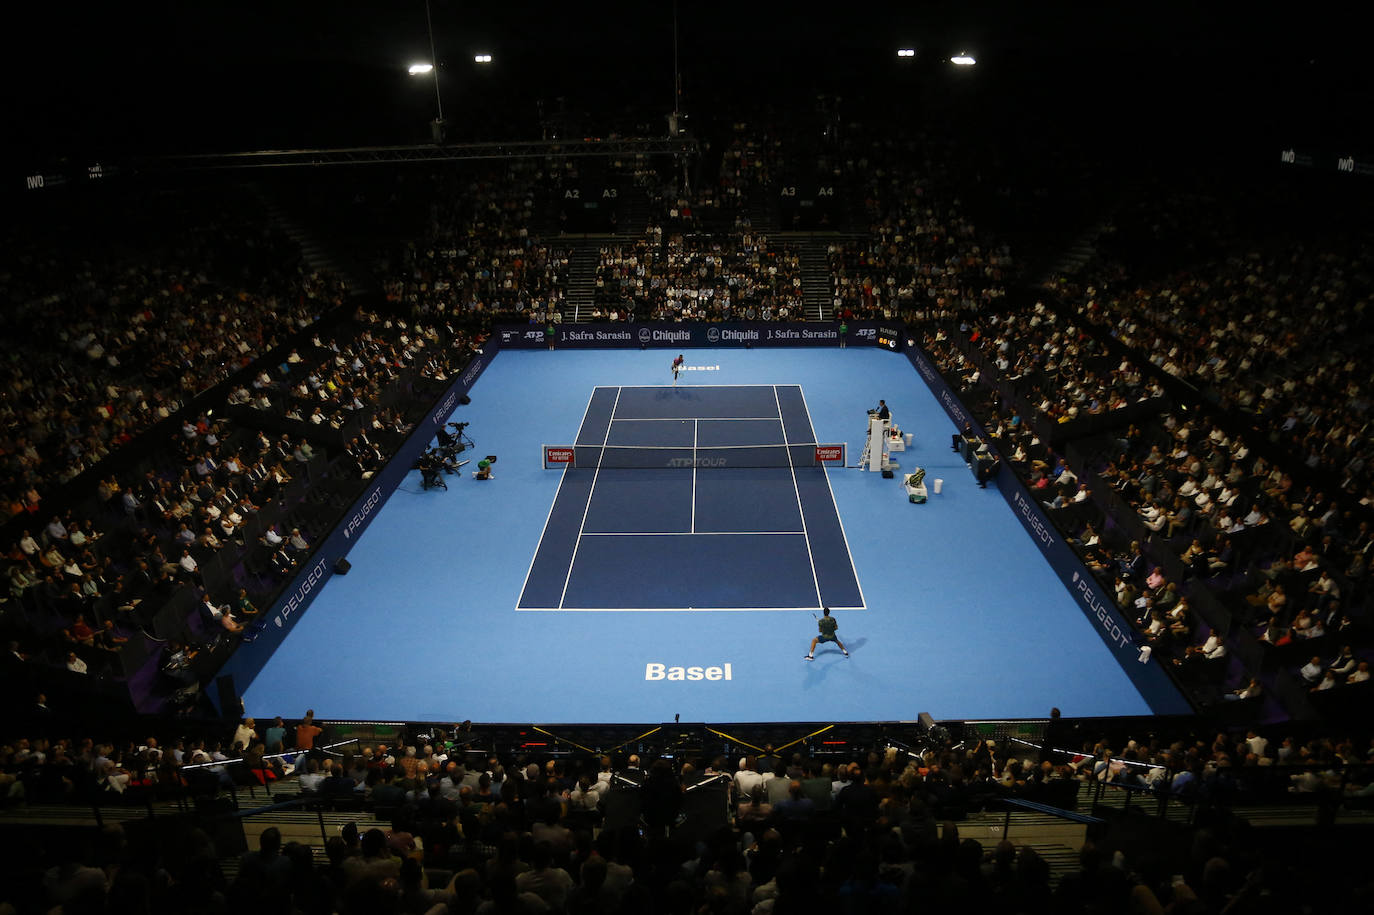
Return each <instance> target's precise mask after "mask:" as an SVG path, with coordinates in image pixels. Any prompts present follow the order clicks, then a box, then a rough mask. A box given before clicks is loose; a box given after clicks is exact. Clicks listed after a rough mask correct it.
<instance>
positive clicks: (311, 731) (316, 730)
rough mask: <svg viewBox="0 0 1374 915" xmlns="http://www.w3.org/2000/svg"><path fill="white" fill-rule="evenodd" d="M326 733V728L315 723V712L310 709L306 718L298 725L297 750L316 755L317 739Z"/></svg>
mask: <svg viewBox="0 0 1374 915" xmlns="http://www.w3.org/2000/svg"><path fill="white" fill-rule="evenodd" d="M323 733H324V728H322V727H320V726H319V725H317V724H316V723H315V710H314V709H308V710H307V711H306V713H305V718H303V719H302V720H301V723H300V724H298V725H296V749H297V750H301V751H302V752H305V753H309V754H311V755H314V752H315V738H317V737H319V736H320V735H321V734H323Z"/></svg>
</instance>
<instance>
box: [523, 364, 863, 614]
mask: <svg viewBox="0 0 1374 915" xmlns="http://www.w3.org/2000/svg"><path fill="white" fill-rule="evenodd" d="M819 445H820V443H819V442H817V440H816V435H815V431H814V429H813V427H812V423H811V416H810V413H809V412H808V411H807V409H806V399H805V396H804V394H803V392H802V389H801V387H800V386H799V385H739V386H720V385H712V386H701V387H689V386H687V385H681V386H672V387H669V386H647V387H622V386H616V387H598V388H596V389H595V390H594V391H593V392H592V394H591V396H590V398H589V400H588V403H587V409H586V412H585V414H584V416H583V419H582V425H581V427H580V428H579V430H578V433H577V438H576V442H575V445H574V446H572V447H571V448H560V447H556V446H553V447H546V449H545V451H546V463H547V462H548V457H547V455H549V454H553V455H555V456H558V457H560V458H562V459H563V460H564V461H565V462H566V463H567V464H568V466H566V468H565V469H564V470H563V471H562V475H563V476H562V481H561V483H560V486H559V488H558V494H557V496H556V498H555V499H554V503H553V506H552V508H551V510H550V512H549V517H548V521H547V522H546V523H545V526H544V532H543V535H542V536H541V537H540V541H539V547H538V549H537V550H536V552H535V556H534V560H533V562H532V563H531V565H530V572H529V575H528V577H527V578H526V580H525V585H524V588H523V589H522V592H521V597H520V601H519V604H518V606H519V608H520V609H522V610H786V609H792V610H797V609H820V608H821V607H822V606H831V607H834V608H837V609H840V608H843V609H862V607H863V594H862V591H861V589H860V587H859V581H858V575H857V573H856V572H855V571H854V564H853V561H852V559H851V557H850V553H849V546H848V544H847V543H846V541H845V537H844V528H843V525H842V524H841V522H840V516H839V511H838V509H837V508H836V507H835V500H834V498H833V495H832V493H831V490H830V484H829V481H828V480H827V478H826V470H825V468H824V467H823V466H821V464H822V463H823V462H822V461H821V460H819V459H818V455H820V454H824V453H829V454H833V455H835V457H836V458H837V459H836V460H834V461H832V463H836V464H838V466H839V467H840V468H843V466H844V449H843V447H838V446H837V447H835V448H833V449H831V450H830V451H829V452H822V451H820V450H818V447H819Z"/></svg>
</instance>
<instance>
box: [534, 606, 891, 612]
mask: <svg viewBox="0 0 1374 915" xmlns="http://www.w3.org/2000/svg"><path fill="white" fill-rule="evenodd" d="M515 609H516V610H517V611H519V612H522V613H786V612H789V611H797V612H801V611H810V612H813V613H814V612H815V611H817V610H820V609H822V608H821V605H820V604H817V605H815V606H813V607H796V606H787V607H516V608H515ZM830 609H831V610H832V611H835V610H864V609H866V608H864V607H831V608H830Z"/></svg>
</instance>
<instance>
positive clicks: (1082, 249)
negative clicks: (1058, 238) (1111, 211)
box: [1040, 222, 1108, 285]
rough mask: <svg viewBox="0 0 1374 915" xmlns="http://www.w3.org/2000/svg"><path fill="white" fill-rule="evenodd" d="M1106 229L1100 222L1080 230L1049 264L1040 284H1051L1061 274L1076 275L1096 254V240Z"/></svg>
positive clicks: (1104, 224)
mask: <svg viewBox="0 0 1374 915" xmlns="http://www.w3.org/2000/svg"><path fill="white" fill-rule="evenodd" d="M1107 229H1108V226H1107V224H1106V223H1105V222H1100V223H1098V224H1097V225H1094V226H1091V227H1090V228H1088V229H1086V230H1084V231H1083V232H1081V233H1080V234H1079V235H1078V237H1077V238H1075V239H1074V240H1073V241H1072V242H1070V243H1069V246H1068V248H1067V249H1066V250H1065V251H1064V252H1063V253H1062V254H1061V255H1060V256H1059V259H1058V260H1056V261H1054V262H1053V263H1052V264H1051V265H1050V268H1049V270H1048V271H1046V273H1045V274H1044V276H1042V277H1041V278H1040V284H1041V285H1049V284H1053V283H1055V282H1057V281H1058V279H1059V278H1060V277H1061V276H1077V275H1078V273H1079V271H1081V270H1082V269H1083V268H1084V267H1085V266H1087V265H1088V263H1089V262H1090V261H1091V260H1092V259H1093V258H1095V257H1096V256H1097V240H1098V239H1099V238H1101V237H1102V235H1103V233H1104V232H1106V231H1107Z"/></svg>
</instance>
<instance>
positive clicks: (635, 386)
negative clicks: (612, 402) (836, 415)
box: [596, 384, 835, 610]
mask: <svg viewBox="0 0 1374 915" xmlns="http://www.w3.org/2000/svg"><path fill="white" fill-rule="evenodd" d="M596 387H598V388H619V389H620V390H622V391H629V390H636V391H648V390H652V389H654V388H659V389H661V390H664V391H671V390H673V386H672V385H671V384H598V385H596ZM800 387H801V385H799V384H699V385H697V390H701V389H702V388H800ZM830 609H832V610H834V609H835V608H834V607H831V608H830Z"/></svg>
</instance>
